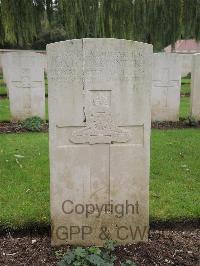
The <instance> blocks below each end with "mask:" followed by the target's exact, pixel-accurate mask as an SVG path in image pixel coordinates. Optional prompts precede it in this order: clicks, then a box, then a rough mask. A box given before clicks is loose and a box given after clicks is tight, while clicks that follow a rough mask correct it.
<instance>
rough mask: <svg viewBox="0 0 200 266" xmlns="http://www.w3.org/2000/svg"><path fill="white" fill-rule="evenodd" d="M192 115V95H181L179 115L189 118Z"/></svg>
mask: <svg viewBox="0 0 200 266" xmlns="http://www.w3.org/2000/svg"><path fill="white" fill-rule="evenodd" d="M188 116H190V97H181V101H180V109H179V117H181V118H187V117H188Z"/></svg>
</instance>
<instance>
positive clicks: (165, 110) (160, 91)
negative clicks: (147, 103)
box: [151, 53, 181, 121]
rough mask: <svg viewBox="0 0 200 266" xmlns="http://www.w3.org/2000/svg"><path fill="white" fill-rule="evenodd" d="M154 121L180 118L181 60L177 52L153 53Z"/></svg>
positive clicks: (152, 104) (152, 115)
mask: <svg viewBox="0 0 200 266" xmlns="http://www.w3.org/2000/svg"><path fill="white" fill-rule="evenodd" d="M152 79H153V84H152V94H151V119H152V121H177V120H179V105H180V87H181V62H180V60H179V59H178V57H177V56H176V55H175V54H167V53H157V54H156V53H155V54H153V78H152Z"/></svg>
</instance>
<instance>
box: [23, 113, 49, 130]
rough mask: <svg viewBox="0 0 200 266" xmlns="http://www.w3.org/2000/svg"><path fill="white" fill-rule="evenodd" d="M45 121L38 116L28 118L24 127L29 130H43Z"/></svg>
mask: <svg viewBox="0 0 200 266" xmlns="http://www.w3.org/2000/svg"><path fill="white" fill-rule="evenodd" d="M43 124H44V121H43V120H42V119H41V118H40V117H37V116H33V117H29V118H27V119H26V120H25V121H24V122H23V123H22V127H23V128H25V129H26V130H28V131H41V129H42V127H43Z"/></svg>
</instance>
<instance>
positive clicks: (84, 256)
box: [57, 240, 135, 266]
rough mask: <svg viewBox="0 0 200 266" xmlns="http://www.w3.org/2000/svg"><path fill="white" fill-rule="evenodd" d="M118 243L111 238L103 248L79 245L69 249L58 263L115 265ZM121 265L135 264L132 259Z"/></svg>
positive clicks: (83, 265)
mask: <svg viewBox="0 0 200 266" xmlns="http://www.w3.org/2000/svg"><path fill="white" fill-rule="evenodd" d="M116 244H117V243H116V242H115V241H112V240H110V241H107V242H106V243H105V245H104V247H103V248H102V249H100V248H98V247H88V248H82V247H77V248H76V249H72V250H68V251H67V253H65V254H64V255H63V258H62V260H61V261H60V262H59V263H58V266H68V265H70V266H72V265H74V266H95V265H96V266H114V263H115V262H116V260H117V258H116V256H114V255H113V251H114V249H115V246H116ZM57 253H58V252H57ZM59 254H60V253H59ZM59 257H60V255H59ZM121 265H123V266H135V264H134V263H133V262H132V261H130V260H127V261H126V262H123V263H122V264H121Z"/></svg>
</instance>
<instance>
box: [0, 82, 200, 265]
mask: <svg viewBox="0 0 200 266" xmlns="http://www.w3.org/2000/svg"><path fill="white" fill-rule="evenodd" d="M189 93H190V79H183V80H182V89H181V94H182V97H181V108H180V117H181V118H183V119H186V118H187V117H188V116H189V97H188V96H189ZM0 95H1V96H0V97H2V98H1V99H0V120H1V121H7V122H9V121H10V112H9V100H8V98H7V97H6V88H5V85H4V83H3V81H2V78H1V79H0ZM46 106H47V104H46ZM46 109H47V108H46ZM46 114H48V111H46ZM46 117H48V116H47V115H46ZM0 124H1V125H2V122H1V123H0ZM5 124H6V123H5ZM8 124H9V123H8ZM11 131H12V130H11ZM16 131H17V130H16ZM199 134H200V129H199V128H193V127H191V128H184V129H173V128H169V129H167V130H166V129H163V130H160V129H152V133H151V173H150V237H149V239H150V240H149V242H148V243H138V244H134V245H129V246H126V247H117V249H116V251H115V253H116V256H117V258H118V262H119V261H123V260H126V259H130V260H133V261H135V263H136V265H156V264H157V265H198V259H199V239H200V233H199V226H200V225H199V218H200V207H199V204H198V202H199V194H200V191H199V188H200V178H199V177H200V157H199V150H200V138H199ZM0 176H1V184H0V209H1V212H0V265H56V264H57V262H58V258H57V257H56V255H55V252H56V251H57V250H59V248H53V247H51V246H50V212H49V207H50V206H49V204H50V201H49V158H48V133H45V132H39V133H36V132H33V133H31V132H24V133H20V130H19V133H15V134H13V133H9V134H8V133H6V132H5V131H4V133H3V134H1V135H0ZM65 249H66V248H65Z"/></svg>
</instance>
